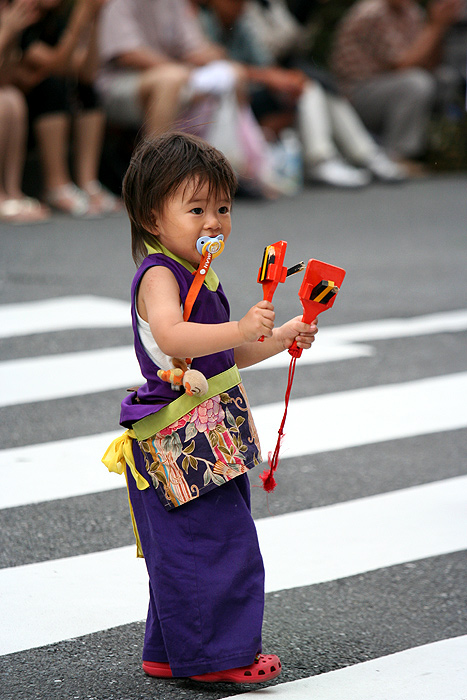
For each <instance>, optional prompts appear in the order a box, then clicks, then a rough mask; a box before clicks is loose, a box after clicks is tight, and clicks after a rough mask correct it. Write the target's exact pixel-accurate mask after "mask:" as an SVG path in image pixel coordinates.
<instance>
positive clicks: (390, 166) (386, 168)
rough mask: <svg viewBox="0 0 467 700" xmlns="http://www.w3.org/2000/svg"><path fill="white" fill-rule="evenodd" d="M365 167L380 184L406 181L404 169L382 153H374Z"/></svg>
mask: <svg viewBox="0 0 467 700" xmlns="http://www.w3.org/2000/svg"><path fill="white" fill-rule="evenodd" d="M366 167H367V168H368V170H369V171H370V173H371V174H372V175H374V177H375V178H376V179H377V180H381V181H382V182H394V183H397V182H403V181H404V180H407V173H406V171H405V170H404V168H403V167H402V166H401V165H399V163H396V162H395V161H393V160H391V159H390V158H388V157H387V155H386V154H385V153H384V151H376V153H375V154H374V155H373V156H372V157H371V158H370V160H369V162H368V163H366Z"/></svg>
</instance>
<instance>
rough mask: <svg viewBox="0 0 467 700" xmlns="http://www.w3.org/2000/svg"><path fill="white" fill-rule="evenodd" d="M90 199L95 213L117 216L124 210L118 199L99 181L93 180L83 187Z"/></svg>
mask: <svg viewBox="0 0 467 700" xmlns="http://www.w3.org/2000/svg"><path fill="white" fill-rule="evenodd" d="M83 190H84V192H86V194H87V195H88V197H89V201H90V204H91V208H92V211H93V213H94V212H95V213H96V214H116V213H118V212H119V211H121V209H122V204H121V202H120V200H119V199H118V197H116V196H115V195H113V194H112V192H109V190H107V189H106V188H105V187H104V186H103V185H101V183H100V182H99V181H98V180H92V181H91V182H88V183H87V185H85V186H84V187H83Z"/></svg>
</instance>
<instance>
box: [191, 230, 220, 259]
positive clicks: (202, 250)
mask: <svg viewBox="0 0 467 700" xmlns="http://www.w3.org/2000/svg"><path fill="white" fill-rule="evenodd" d="M196 250H197V251H198V253H199V254H200V255H206V253H211V255H212V257H213V258H217V256H218V255H220V254H221V253H222V251H223V250H224V236H223V234H222V233H220V234H219V235H218V236H215V237H214V238H211V236H201V238H198V240H197V241H196Z"/></svg>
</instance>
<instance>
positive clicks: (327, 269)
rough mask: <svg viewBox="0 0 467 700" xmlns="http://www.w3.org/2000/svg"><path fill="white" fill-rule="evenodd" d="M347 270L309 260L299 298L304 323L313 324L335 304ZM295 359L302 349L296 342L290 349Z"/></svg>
mask: <svg viewBox="0 0 467 700" xmlns="http://www.w3.org/2000/svg"><path fill="white" fill-rule="evenodd" d="M344 277H345V270H343V269H342V268H341V267H335V266H334V265H328V263H324V262H321V261H320V260H308V265H307V266H306V270H305V275H304V277H303V281H302V284H301V286H300V289H299V290H298V296H299V297H300V301H301V303H302V306H303V316H302V321H303V322H304V323H311V322H312V321H313V320H314V319H315V318H316V317H317V316H318V314H320V313H321V312H322V311H326V310H327V309H330V308H331V306H332V305H333V304H334V301H335V299H336V296H337V293H338V291H339V288H340V286H341V284H342V282H343V280H344ZM289 353H290V354H291V355H292V356H293V357H300V355H301V354H302V349H301V348H299V347H298V346H297V342H296V341H295V340H294V342H293V343H292V345H291V346H290V348H289Z"/></svg>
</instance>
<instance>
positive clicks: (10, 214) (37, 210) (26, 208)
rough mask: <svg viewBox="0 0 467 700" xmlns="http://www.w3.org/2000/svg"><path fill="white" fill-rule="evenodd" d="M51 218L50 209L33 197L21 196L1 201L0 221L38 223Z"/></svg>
mask: <svg viewBox="0 0 467 700" xmlns="http://www.w3.org/2000/svg"><path fill="white" fill-rule="evenodd" d="M49 218H50V209H49V208H48V207H46V206H44V205H43V204H41V202H39V201H38V200H37V199H34V198H33V197H26V196H21V197H17V198H8V199H3V200H2V201H0V221H4V222H5V223H10V224H36V223H41V222H42V221H47V219H49Z"/></svg>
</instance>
